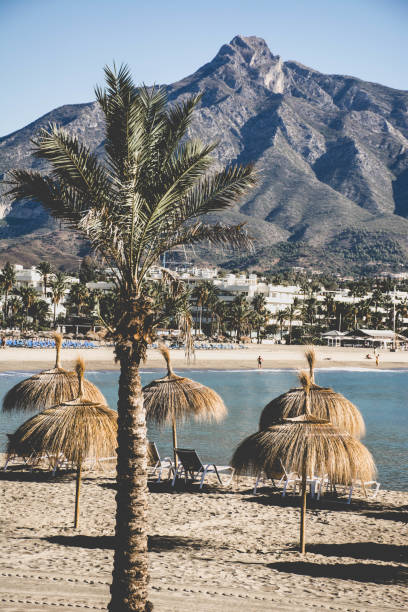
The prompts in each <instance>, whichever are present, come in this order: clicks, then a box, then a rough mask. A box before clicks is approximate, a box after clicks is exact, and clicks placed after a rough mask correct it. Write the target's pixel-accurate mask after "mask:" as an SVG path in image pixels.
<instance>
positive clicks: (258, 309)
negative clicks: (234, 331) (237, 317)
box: [251, 293, 268, 344]
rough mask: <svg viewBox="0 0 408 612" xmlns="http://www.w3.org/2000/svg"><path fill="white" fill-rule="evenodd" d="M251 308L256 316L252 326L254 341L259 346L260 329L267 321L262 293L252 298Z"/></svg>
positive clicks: (264, 299)
mask: <svg viewBox="0 0 408 612" xmlns="http://www.w3.org/2000/svg"><path fill="white" fill-rule="evenodd" d="M251 305H252V308H253V309H254V312H255V314H256V317H255V318H254V326H255V329H256V341H257V343H258V344H259V343H260V342H261V329H262V328H263V327H265V325H266V323H267V321H268V312H267V310H266V298H265V296H264V295H263V293H257V294H256V295H254V297H253V298H252V302H251Z"/></svg>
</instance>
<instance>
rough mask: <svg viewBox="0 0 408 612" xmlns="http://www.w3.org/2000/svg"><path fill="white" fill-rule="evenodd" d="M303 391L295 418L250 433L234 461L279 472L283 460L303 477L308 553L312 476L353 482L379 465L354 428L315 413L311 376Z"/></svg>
mask: <svg viewBox="0 0 408 612" xmlns="http://www.w3.org/2000/svg"><path fill="white" fill-rule="evenodd" d="M300 379H301V382H302V388H303V391H304V395H303V397H301V406H300V408H299V411H298V412H301V414H299V415H298V416H296V417H293V418H286V419H281V420H280V422H278V423H275V424H274V425H272V426H271V427H269V428H268V429H265V430H264V431H259V432H257V433H255V434H252V435H251V436H249V437H248V438H246V439H245V440H244V441H243V442H241V444H240V445H239V446H238V447H237V449H236V450H235V453H234V456H233V458H232V463H231V465H232V466H233V467H235V469H236V471H237V473H238V474H239V473H243V472H245V473H248V472H249V473H252V474H255V475H258V474H259V473H261V472H262V471H263V472H265V473H266V474H272V473H275V472H276V471H277V470H279V465H282V466H284V468H285V470H286V472H287V473H288V474H289V473H295V474H298V475H299V476H301V478H302V517H301V552H305V544H304V532H305V525H304V521H305V511H306V482H307V478H313V477H316V476H319V477H324V476H326V475H327V476H328V478H329V479H330V481H331V482H333V483H338V484H345V485H350V484H352V482H353V481H355V480H361V481H363V482H364V481H366V482H367V481H370V480H372V479H373V476H374V475H375V472H376V468H375V464H374V460H373V458H372V456H371V453H370V452H369V450H368V449H367V448H366V447H365V446H364V445H363V444H362V443H361V442H360V441H359V440H357V439H356V438H355V437H353V436H352V435H350V434H349V433H347V432H345V431H342V430H340V429H339V428H337V427H334V426H333V425H332V423H330V422H329V421H327V420H325V419H322V418H320V417H316V416H314V415H312V414H311V413H310V404H311V402H310V397H309V392H310V389H311V385H312V383H311V380H310V378H309V376H308V375H307V374H305V373H302V374H301V375H300Z"/></svg>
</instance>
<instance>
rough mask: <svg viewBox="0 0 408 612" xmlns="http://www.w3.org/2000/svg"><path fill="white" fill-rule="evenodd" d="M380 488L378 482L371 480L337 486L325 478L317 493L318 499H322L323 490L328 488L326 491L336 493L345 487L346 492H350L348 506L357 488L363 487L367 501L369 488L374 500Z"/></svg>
mask: <svg viewBox="0 0 408 612" xmlns="http://www.w3.org/2000/svg"><path fill="white" fill-rule="evenodd" d="M380 486H381V484H380V483H379V482H377V481H376V480H370V481H367V482H361V481H360V480H356V481H354V482H353V483H352V484H351V485H336V483H332V482H331V481H330V479H329V478H327V476H325V477H324V478H322V479H321V481H320V486H319V488H318V491H317V499H320V495H321V492H322V489H323V488H326V491H328V490H329V489H332V490H333V491H336V489H337V488H338V487H343V489H344V492H346V491H347V490H348V497H347V504H350V503H351V498H352V496H353V492H354V490H355V488H356V487H359V488H360V487H361V488H362V489H363V492H364V495H365V497H366V499H368V493H367V488H371V491H372V492H373V494H372V499H375V498H376V497H377V493H378V491H379V489H380Z"/></svg>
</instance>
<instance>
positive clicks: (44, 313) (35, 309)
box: [28, 300, 50, 327]
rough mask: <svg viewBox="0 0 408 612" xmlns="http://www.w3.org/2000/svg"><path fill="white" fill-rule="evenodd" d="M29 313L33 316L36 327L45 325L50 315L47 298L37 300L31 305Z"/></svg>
mask: <svg viewBox="0 0 408 612" xmlns="http://www.w3.org/2000/svg"><path fill="white" fill-rule="evenodd" d="M28 314H29V316H30V317H32V318H33V321H34V327H45V326H46V325H47V322H48V317H49V315H50V308H49V305H48V304H47V302H46V301H45V300H35V301H34V302H33V304H32V305H31V306H30V308H29V310H28Z"/></svg>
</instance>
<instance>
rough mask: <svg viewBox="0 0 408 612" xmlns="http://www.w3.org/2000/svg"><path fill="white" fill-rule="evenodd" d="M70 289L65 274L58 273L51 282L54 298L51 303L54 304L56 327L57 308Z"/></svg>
mask: <svg viewBox="0 0 408 612" xmlns="http://www.w3.org/2000/svg"><path fill="white" fill-rule="evenodd" d="M67 289H68V282H67V279H66V276H65V274H64V273H63V272H57V273H56V274H55V278H54V280H53V281H51V291H52V297H51V302H52V304H54V315H53V325H54V327H55V322H56V316H57V306H58V304H60V303H61V301H62V300H63V299H64V296H65V292H66V290H67Z"/></svg>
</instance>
